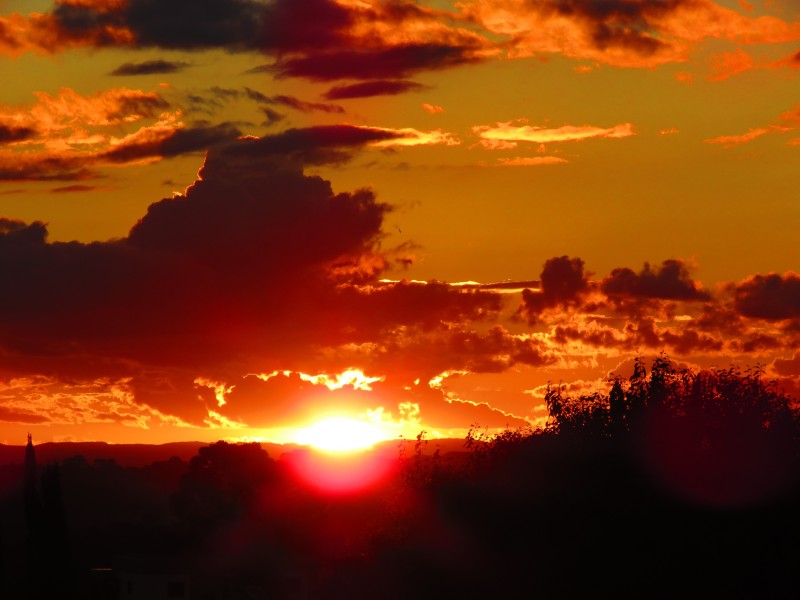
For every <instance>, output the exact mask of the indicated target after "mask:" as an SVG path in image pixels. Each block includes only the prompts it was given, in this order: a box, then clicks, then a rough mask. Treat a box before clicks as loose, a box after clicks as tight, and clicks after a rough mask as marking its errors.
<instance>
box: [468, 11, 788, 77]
mask: <svg viewBox="0 0 800 600" xmlns="http://www.w3.org/2000/svg"><path fill="white" fill-rule="evenodd" d="M463 11H464V14H465V15H466V16H467V17H469V18H471V19H473V20H475V21H477V22H478V23H480V24H481V25H482V26H483V27H485V28H486V29H488V30H489V31H491V32H492V33H495V34H501V35H506V36H508V38H509V42H508V47H509V50H508V54H507V55H508V57H509V58H515V57H525V56H532V55H534V54H536V53H558V54H563V55H565V56H568V57H571V58H577V59H589V60H594V61H596V62H598V63H603V64H609V65H613V66H619V67H644V68H647V67H655V66H658V65H661V64H665V63H671V62H684V61H686V60H687V58H688V56H689V54H690V52H691V51H692V50H693V49H694V47H695V46H696V45H697V44H698V43H699V42H700V41H702V40H703V39H706V38H718V39H727V40H731V41H736V42H738V43H742V44H764V43H778V42H787V41H793V40H798V39H800V23H789V22H786V21H783V20H781V19H778V18H776V17H772V16H760V17H750V16H745V15H742V14H740V13H738V12H736V11H734V10H731V9H729V8H725V7H722V6H720V5H718V4H716V3H714V2H712V1H711V0H677V1H674V2H650V1H647V0H641V1H636V0H611V1H608V2H582V1H577V0H564V1H560V2H557V1H556V0H537V1H535V2H531V1H527V0H511V1H509V0H480V1H477V0H471V1H469V2H466V3H465V4H464V5H463Z"/></svg>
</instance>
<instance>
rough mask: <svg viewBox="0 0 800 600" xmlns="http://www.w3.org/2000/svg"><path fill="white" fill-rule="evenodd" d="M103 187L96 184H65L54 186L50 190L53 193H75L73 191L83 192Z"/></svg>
mask: <svg viewBox="0 0 800 600" xmlns="http://www.w3.org/2000/svg"><path fill="white" fill-rule="evenodd" d="M99 189H102V188H101V187H100V186H96V185H80V184H76V185H65V186H61V187H57V188H53V189H52V190H50V193H51V194H73V193H82V192H92V191H94V190H99Z"/></svg>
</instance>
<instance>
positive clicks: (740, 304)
mask: <svg viewBox="0 0 800 600" xmlns="http://www.w3.org/2000/svg"><path fill="white" fill-rule="evenodd" d="M734 305H735V307H736V310H737V311H738V312H739V313H740V314H742V315H744V316H746V317H754V318H758V319H766V320H769V321H778V320H782V319H793V318H797V317H800V275H798V274H797V273H792V272H788V273H785V274H784V275H780V274H777V273H770V274H768V275H753V276H752V277H750V278H748V279H745V280H744V281H742V282H740V283H739V284H738V285H736V286H735V289H734Z"/></svg>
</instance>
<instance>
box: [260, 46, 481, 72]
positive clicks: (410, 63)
mask: <svg viewBox="0 0 800 600" xmlns="http://www.w3.org/2000/svg"><path fill="white" fill-rule="evenodd" d="M478 60H479V59H478V57H477V56H476V54H475V49H474V48H469V47H464V46H451V45H448V44H438V43H429V44H402V45H397V46H391V47H387V48H377V49H370V50H357V49H356V50H352V49H342V50H335V51H328V52H318V53H313V54H311V53H310V54H304V55H294V56H290V57H287V58H279V59H278V61H277V63H276V64H275V71H276V72H277V74H278V75H280V76H283V77H304V78H306V79H311V80H313V81H333V80H336V79H391V78H397V77H407V76H409V75H411V74H413V73H415V72H417V71H421V70H440V69H447V68H451V67H456V66H459V65H465V64H471V63H475V62H478Z"/></svg>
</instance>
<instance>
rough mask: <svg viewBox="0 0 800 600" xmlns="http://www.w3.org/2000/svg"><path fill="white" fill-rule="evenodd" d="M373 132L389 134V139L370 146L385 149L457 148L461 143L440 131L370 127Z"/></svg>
mask: <svg viewBox="0 0 800 600" xmlns="http://www.w3.org/2000/svg"><path fill="white" fill-rule="evenodd" d="M370 129H373V130H375V131H382V132H386V133H388V134H391V137H390V138H389V139H385V140H381V141H377V142H373V143H372V145H373V146H376V147H379V148H385V147H389V146H431V145H438V144H443V145H445V146H457V145H458V144H460V143H461V141H460V140H459V139H458V138H457V137H456V136H455V135H453V134H452V133H447V132H446V131H443V130H441V129H434V130H432V131H420V130H418V129H413V128H411V127H404V128H400V129H391V128H384V127H372V128H370Z"/></svg>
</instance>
